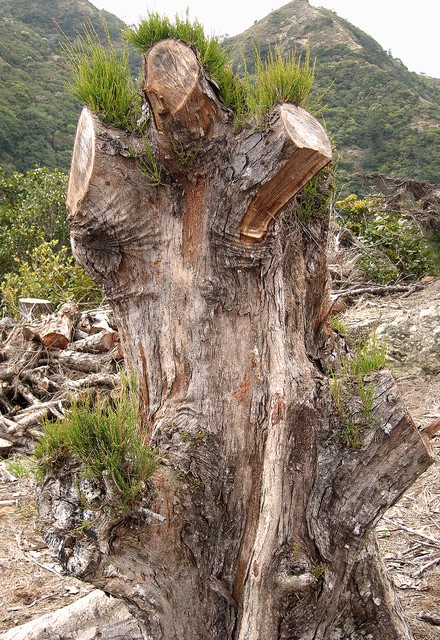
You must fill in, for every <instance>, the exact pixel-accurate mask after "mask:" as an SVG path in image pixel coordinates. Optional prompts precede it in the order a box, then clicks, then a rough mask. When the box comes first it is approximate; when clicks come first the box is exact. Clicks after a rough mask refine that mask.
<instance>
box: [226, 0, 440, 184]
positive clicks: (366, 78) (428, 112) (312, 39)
mask: <svg viewBox="0 0 440 640" xmlns="http://www.w3.org/2000/svg"><path fill="white" fill-rule="evenodd" d="M225 45H226V46H227V47H228V48H229V50H230V51H231V52H233V57H234V61H235V65H236V68H237V69H240V68H242V67H243V56H244V58H245V59H246V64H247V66H248V69H250V70H251V69H252V64H253V55H254V54H253V52H254V49H255V47H257V48H258V49H259V50H260V53H261V54H262V55H263V56H264V55H265V54H266V53H267V51H268V50H269V48H274V47H279V48H280V50H281V51H282V52H283V53H287V52H288V51H291V50H296V51H297V53H300V52H302V51H305V50H306V49H307V48H309V49H310V53H311V56H312V58H316V75H315V84H314V89H313V91H312V97H314V98H315V99H316V98H317V97H318V96H322V95H323V94H324V95H323V97H322V98H321V104H322V105H324V106H325V108H324V110H323V112H322V114H321V115H320V117H321V118H323V119H324V120H325V122H326V125H327V129H328V131H329V132H330V134H331V135H332V136H333V138H334V140H335V143H336V146H337V149H338V151H339V154H340V160H339V171H340V173H342V174H343V175H344V176H345V178H346V179H347V176H348V175H349V176H351V182H352V185H353V178H352V177H353V176H354V175H355V174H356V173H358V172H359V173H371V172H383V173H385V174H388V175H393V176H395V177H410V178H414V179H419V180H426V181H428V182H432V183H439V182H440V163H439V162H438V158H439V157H440V80H436V79H434V78H429V77H426V76H423V75H419V74H416V73H412V72H410V71H408V69H407V68H406V67H405V66H404V65H403V63H402V62H401V61H400V60H397V59H395V58H393V57H391V56H390V55H389V54H388V53H387V52H386V51H384V50H383V49H382V47H381V46H380V45H379V44H378V43H377V42H376V41H375V40H373V38H371V37H370V36H368V35H367V34H366V33H364V32H363V31H361V30H360V29H358V28H356V27H355V26H353V25H352V24H350V23H349V22H347V21H346V20H343V19H342V18H339V17H338V16H337V15H336V14H335V13H334V12H332V11H330V10H328V9H323V8H315V7H312V6H310V5H309V3H308V1H307V0H293V1H292V2H290V3H289V4H287V5H285V6H284V7H282V8H281V9H278V10H277V11H273V12H272V13H270V14H269V15H268V16H267V17H266V18H264V19H263V20H260V21H259V22H256V23H255V24H254V25H253V26H252V27H251V28H250V29H248V30H247V31H245V32H244V33H243V34H241V35H239V36H237V37H235V38H230V39H228V40H227V41H226V42H225Z"/></svg>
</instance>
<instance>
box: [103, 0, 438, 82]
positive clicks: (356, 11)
mask: <svg viewBox="0 0 440 640" xmlns="http://www.w3.org/2000/svg"><path fill="white" fill-rule="evenodd" d="M91 1H92V3H93V4H94V5H95V6H96V7H98V8H99V9H106V10H107V11H109V12H110V13H114V14H115V15H116V16H118V17H119V18H121V19H122V20H124V22H126V23H128V24H136V23H138V21H139V18H140V17H145V16H146V14H147V11H148V10H150V11H158V12H159V13H161V14H165V15H168V16H169V17H174V16H175V14H176V13H179V14H180V15H182V14H184V13H185V10H186V8H187V7H188V8H189V13H190V17H191V18H195V17H197V18H198V19H199V20H200V22H202V23H203V25H204V27H205V31H206V33H208V34H215V35H217V36H222V35H225V34H228V35H230V36H233V35H236V34H238V33H241V32H242V31H244V30H245V29H247V28H248V27H250V26H252V24H253V23H254V22H255V20H260V19H261V18H264V17H265V16H266V15H267V14H268V13H270V11H273V10H274V9H278V8H279V7H282V6H283V5H285V4H286V3H287V0H214V2H213V1H212V0H183V1H179V0H125V1H124V2H121V0H91ZM309 2H310V4H311V5H313V6H315V7H319V6H321V7H326V8H327V9H332V10H334V11H336V13H337V14H338V15H339V16H341V17H342V18H346V19H347V20H348V21H349V22H351V23H352V24H354V25H355V26H356V27H359V28H360V29H362V30H363V31H365V32H366V33H368V34H369V35H370V36H372V37H373V38H374V39H375V40H377V41H378V42H379V44H380V45H381V46H382V47H383V48H384V49H385V50H387V51H388V50H390V51H391V54H392V55H393V56H394V57H395V58H400V59H401V60H402V62H403V63H404V64H405V66H407V67H408V69H409V70H410V71H417V72H418V73H426V74H427V75H430V76H434V77H436V78H440V38H439V24H440V2H439V0H417V1H416V2H403V1H402V0H368V1H367V0H309Z"/></svg>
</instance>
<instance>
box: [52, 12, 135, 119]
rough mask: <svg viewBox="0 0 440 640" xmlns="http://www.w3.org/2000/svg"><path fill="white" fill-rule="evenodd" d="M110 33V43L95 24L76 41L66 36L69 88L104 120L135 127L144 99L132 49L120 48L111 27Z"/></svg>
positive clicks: (64, 51)
mask: <svg viewBox="0 0 440 640" xmlns="http://www.w3.org/2000/svg"><path fill="white" fill-rule="evenodd" d="M104 28H105V29H106V25H104ZM106 33H107V43H106V46H104V45H103V44H102V43H101V42H100V39H99V36H98V34H97V32H96V31H95V29H94V28H93V26H92V25H91V24H88V25H87V26H86V27H85V28H84V34H83V35H79V36H78V37H77V39H76V40H75V41H74V42H72V41H71V40H69V39H67V37H66V41H65V43H64V44H63V45H62V51H63V54H64V58H65V60H66V62H67V65H68V67H69V69H70V71H71V74H72V82H71V84H69V85H68V90H69V91H70V93H71V94H72V95H73V96H74V97H75V98H76V99H77V100H79V101H80V102H82V103H83V104H86V105H87V106H88V107H89V108H90V109H91V110H92V111H93V112H94V113H96V115H97V116H99V118H100V119H101V120H102V121H103V122H106V123H107V124H110V125H113V126H117V127H120V128H121V129H128V130H134V129H135V128H136V122H137V119H138V117H139V116H140V99H139V96H138V95H137V91H136V86H135V82H134V80H133V78H132V77H131V72H130V67H129V55H128V49H127V48H126V47H125V48H123V49H121V50H117V49H116V48H115V46H114V45H113V43H112V41H111V39H110V35H109V33H108V30H107V29H106Z"/></svg>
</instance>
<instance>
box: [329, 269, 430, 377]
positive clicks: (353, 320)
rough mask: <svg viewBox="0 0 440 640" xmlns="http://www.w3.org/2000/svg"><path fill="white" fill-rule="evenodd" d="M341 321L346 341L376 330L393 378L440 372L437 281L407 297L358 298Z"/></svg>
mask: <svg viewBox="0 0 440 640" xmlns="http://www.w3.org/2000/svg"><path fill="white" fill-rule="evenodd" d="M341 320H342V322H343V323H344V324H345V325H346V327H347V330H348V331H347V337H348V339H349V340H350V338H351V339H352V340H353V339H356V337H358V336H359V335H362V334H367V333H369V332H371V331H373V330H376V334H377V337H378V338H379V339H381V340H384V341H386V344H387V358H388V364H389V366H390V368H391V369H392V371H393V373H394V375H395V376H396V377H402V376H407V375H435V374H437V373H440V280H435V281H433V282H430V283H428V284H427V285H426V287H425V288H424V289H423V290H422V291H417V292H415V293H413V294H412V295H411V296H408V297H407V298H404V297H398V296H396V297H393V298H392V299H391V300H388V301H383V302H381V301H379V302H377V301H374V302H373V301H369V300H367V301H366V300H360V301H359V302H358V303H357V304H356V305H355V306H354V307H352V308H349V309H348V310H347V311H346V312H345V313H344V315H343V316H341Z"/></svg>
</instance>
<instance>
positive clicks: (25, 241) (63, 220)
mask: <svg viewBox="0 0 440 640" xmlns="http://www.w3.org/2000/svg"><path fill="white" fill-rule="evenodd" d="M66 188H67V175H66V174H65V173H63V172H62V171H49V170H48V169H46V168H40V167H38V168H36V169H32V170H31V171H27V172H26V173H24V174H23V173H13V174H12V175H10V176H6V174H5V173H4V171H3V170H2V169H1V168H0V278H2V277H4V276H5V274H6V273H8V272H10V271H11V270H12V269H13V267H14V260H15V258H16V257H17V256H19V257H23V256H24V255H25V254H26V253H27V252H30V251H32V249H34V248H35V247H37V246H38V245H40V244H42V243H43V242H50V241H54V242H55V244H56V245H57V246H59V247H61V246H68V244H69V231H68V227H67V211H66V205H65V199H66Z"/></svg>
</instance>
